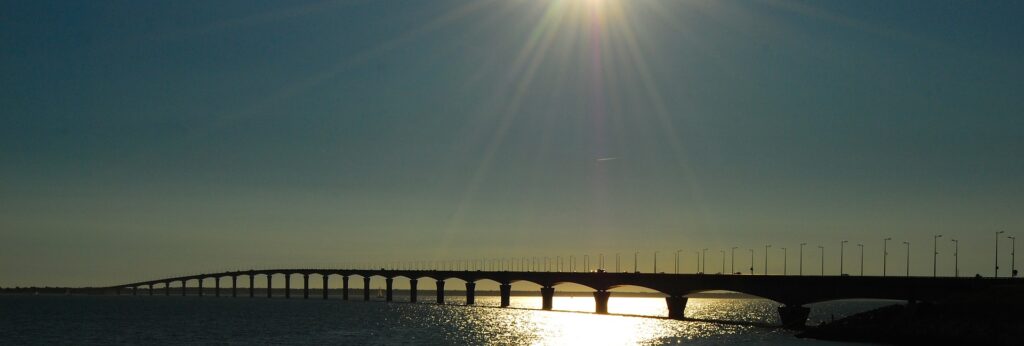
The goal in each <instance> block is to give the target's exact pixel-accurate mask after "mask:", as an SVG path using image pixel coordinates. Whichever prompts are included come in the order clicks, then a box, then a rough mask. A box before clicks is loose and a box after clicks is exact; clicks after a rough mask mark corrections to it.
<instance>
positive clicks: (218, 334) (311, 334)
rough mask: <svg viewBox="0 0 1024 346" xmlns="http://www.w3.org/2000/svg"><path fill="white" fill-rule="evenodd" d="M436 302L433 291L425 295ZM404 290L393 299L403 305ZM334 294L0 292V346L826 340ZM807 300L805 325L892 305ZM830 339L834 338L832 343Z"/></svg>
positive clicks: (647, 301) (720, 303)
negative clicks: (306, 297)
mask: <svg viewBox="0 0 1024 346" xmlns="http://www.w3.org/2000/svg"><path fill="white" fill-rule="evenodd" d="M424 298H432V297H424ZM400 299H401V297H396V300H400ZM449 300H450V301H451V303H452V304H450V305H443V306H440V305H436V304H432V303H418V304H409V303H383V302H374V301H371V302H362V301H348V302H345V301H340V300H338V299H334V300H331V301H323V300H320V299H309V300H302V299H295V298H294V297H293V298H292V299H289V300H285V299H282V298H275V299H266V298H262V299H261V298H252V299H250V298H214V297H201V298H200V297H174V296H171V297H161V296H155V297H146V296H138V297H132V296H120V297H112V296H96V297H93V296H70V297H69V296H0V344H4V345H20V344H94V345H99V344H430V345H433V344H439V345H464V344H496V345H523V344H534V345H633V344H645V345H660V344H677V343H685V344H736V343H748V344H749V343H757V344H765V343H767V344H801V345H811V344H826V343H827V342H823V341H817V340H804V339H797V338H795V337H793V336H792V335H793V333H792V332H790V331H787V330H784V329H780V328H766V327H759V326H754V325H744V324H725V323H712V322H699V321H674V320H668V319H662V318H649V317H634V316H616V315H595V314H591V313H580V312H566V311H537V310H528V309H527V308H529V309H532V308H538V307H539V306H540V298H539V297H513V298H512V306H513V307H519V308H523V309H501V308H495V307H493V306H497V305H498V298H497V297H478V298H477V303H478V304H479V305H481V307H466V306H460V305H456V304H458V303H459V299H458V298H457V297H451V299H449ZM891 303H892V302H885V301H841V302H834V303H827V304H815V305H812V315H811V323H817V322H818V321H822V320H827V319H830V318H832V317H833V315H834V316H835V318H839V317H842V316H845V315H848V314H850V313H855V312H859V311H864V310H868V309H872V308H875V307H878V306H882V305H887V304H891ZM593 304H594V301H593V299H591V298H585V297H556V298H555V301H554V308H555V309H556V310H567V311H582V312H590V311H592V310H593ZM776 306H777V304H775V303H773V302H771V301H766V300H758V299H690V300H689V303H688V304H687V310H686V315H687V317H690V318H698V319H711V320H732V321H746V322H754V323H778V317H777V315H776V312H775V307H776ZM609 310H610V311H611V312H612V313H619V314H631V315H650V316H665V315H666V314H667V312H666V309H665V303H664V300H663V299H661V298H615V297H613V298H612V299H611V300H610V301H609ZM828 344H836V343H828Z"/></svg>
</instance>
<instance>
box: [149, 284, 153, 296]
mask: <svg viewBox="0 0 1024 346" xmlns="http://www.w3.org/2000/svg"><path fill="white" fill-rule="evenodd" d="M149 295H150V296H152V295H153V284H149Z"/></svg>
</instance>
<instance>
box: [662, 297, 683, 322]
mask: <svg viewBox="0 0 1024 346" xmlns="http://www.w3.org/2000/svg"><path fill="white" fill-rule="evenodd" d="M687 300H689V298H687V297H683V296H671V297H665V303H666V304H667V305H668V318H671V319H674V320H681V319H683V318H685V313H686V301H687Z"/></svg>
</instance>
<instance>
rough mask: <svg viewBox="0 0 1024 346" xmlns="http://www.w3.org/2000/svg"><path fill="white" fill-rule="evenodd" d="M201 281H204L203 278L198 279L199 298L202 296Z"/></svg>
mask: <svg viewBox="0 0 1024 346" xmlns="http://www.w3.org/2000/svg"><path fill="white" fill-rule="evenodd" d="M203 279H205V278H199V280H198V281H199V296H200V297H202V296H203Z"/></svg>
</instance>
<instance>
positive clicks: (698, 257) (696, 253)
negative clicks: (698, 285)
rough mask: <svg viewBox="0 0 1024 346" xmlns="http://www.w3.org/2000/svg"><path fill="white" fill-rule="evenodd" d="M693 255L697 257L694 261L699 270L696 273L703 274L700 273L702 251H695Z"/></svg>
mask: <svg viewBox="0 0 1024 346" xmlns="http://www.w3.org/2000/svg"><path fill="white" fill-rule="evenodd" d="M693 254H694V255H695V256H697V258H696V260H695V261H693V263H697V269H696V270H695V271H694V273H697V274H701V273H703V272H701V271H700V251H694V252H693Z"/></svg>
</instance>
